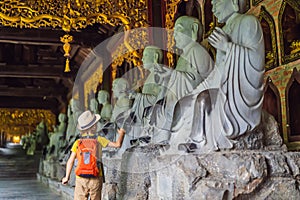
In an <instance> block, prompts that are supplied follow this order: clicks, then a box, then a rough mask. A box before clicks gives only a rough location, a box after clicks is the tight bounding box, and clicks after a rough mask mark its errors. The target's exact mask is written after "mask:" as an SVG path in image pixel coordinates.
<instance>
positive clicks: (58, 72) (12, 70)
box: [0, 64, 76, 78]
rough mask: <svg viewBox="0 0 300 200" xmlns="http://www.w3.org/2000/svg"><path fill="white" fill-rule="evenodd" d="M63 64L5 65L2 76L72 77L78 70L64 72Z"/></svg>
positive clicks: (2, 68)
mask: <svg viewBox="0 0 300 200" xmlns="http://www.w3.org/2000/svg"><path fill="white" fill-rule="evenodd" d="M63 70H64V66H63V65H52V66H51V65H36V66H34V65H5V64H4V65H3V66H0V77H19V78H70V77H72V76H73V75H74V74H75V73H76V72H74V70H73V71H71V72H70V73H64V71H63Z"/></svg>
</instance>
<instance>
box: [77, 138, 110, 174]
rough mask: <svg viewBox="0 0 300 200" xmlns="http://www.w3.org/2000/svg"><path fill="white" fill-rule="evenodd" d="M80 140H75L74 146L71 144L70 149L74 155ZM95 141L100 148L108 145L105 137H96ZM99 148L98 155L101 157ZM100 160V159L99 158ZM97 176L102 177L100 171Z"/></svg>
mask: <svg viewBox="0 0 300 200" xmlns="http://www.w3.org/2000/svg"><path fill="white" fill-rule="evenodd" d="M79 140H80V139H77V140H76V141H75V142H74V144H73V146H72V149H71V151H72V152H74V153H76V152H77V148H78V141H79ZM97 140H98V142H99V144H100V145H101V147H107V145H108V143H109V142H110V141H109V140H108V139H106V138H105V137H101V136H98V137H97ZM101 147H100V148H99V153H100V154H99V155H102V148H101ZM99 159H100V158H99ZM99 176H102V170H101V169H100V170H99ZM76 177H79V176H76Z"/></svg>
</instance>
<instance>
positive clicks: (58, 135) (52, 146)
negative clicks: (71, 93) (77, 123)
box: [47, 113, 67, 160]
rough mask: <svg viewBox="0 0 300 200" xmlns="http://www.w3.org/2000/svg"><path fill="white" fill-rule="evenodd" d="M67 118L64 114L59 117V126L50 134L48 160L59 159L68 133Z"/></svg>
mask: <svg viewBox="0 0 300 200" xmlns="http://www.w3.org/2000/svg"><path fill="white" fill-rule="evenodd" d="M66 120H67V116H66V114H64V113H60V114H59V115H58V125H57V126H55V127H54V128H53V132H52V133H50V142H49V145H48V147H47V153H48V156H47V157H48V158H49V159H53V160H56V159H58V157H59V152H60V148H61V147H63V146H64V139H65V133H66V128H67V124H66Z"/></svg>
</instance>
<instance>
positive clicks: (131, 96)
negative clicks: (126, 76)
mask: <svg viewBox="0 0 300 200" xmlns="http://www.w3.org/2000/svg"><path fill="white" fill-rule="evenodd" d="M136 96H137V93H136V92H134V91H132V92H129V94H128V98H129V99H135V98H136Z"/></svg>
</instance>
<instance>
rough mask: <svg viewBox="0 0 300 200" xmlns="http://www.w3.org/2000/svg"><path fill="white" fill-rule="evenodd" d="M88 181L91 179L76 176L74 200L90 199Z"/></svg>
mask: <svg viewBox="0 0 300 200" xmlns="http://www.w3.org/2000/svg"><path fill="white" fill-rule="evenodd" d="M88 183H89V179H87V178H81V177H76V182H75V191H74V200H88V196H89V193H88V187H87V186H88Z"/></svg>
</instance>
